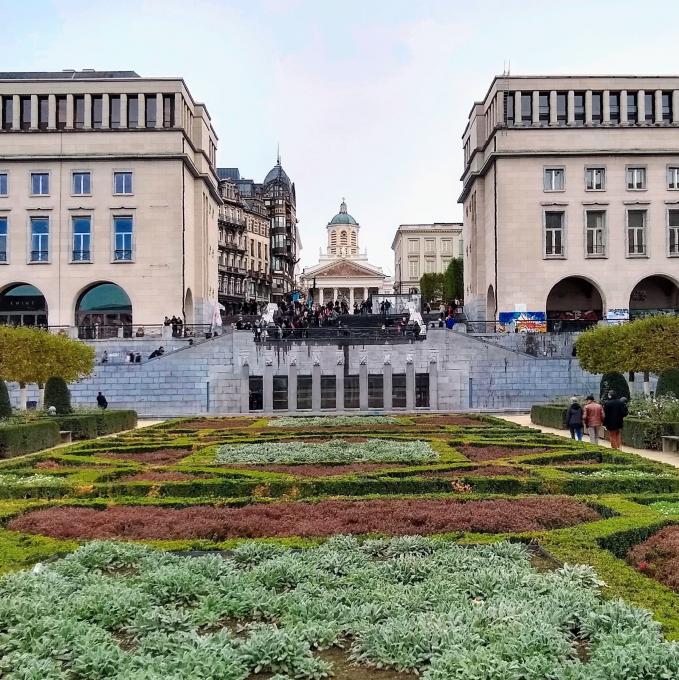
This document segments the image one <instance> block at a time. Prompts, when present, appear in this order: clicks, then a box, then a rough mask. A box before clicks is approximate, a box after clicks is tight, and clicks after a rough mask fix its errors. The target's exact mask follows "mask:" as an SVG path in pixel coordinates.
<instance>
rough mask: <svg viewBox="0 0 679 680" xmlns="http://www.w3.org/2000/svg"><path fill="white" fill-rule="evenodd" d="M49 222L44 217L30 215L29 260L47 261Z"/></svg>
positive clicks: (48, 252) (48, 254)
mask: <svg viewBox="0 0 679 680" xmlns="http://www.w3.org/2000/svg"><path fill="white" fill-rule="evenodd" d="M49 242H50V223H49V220H48V219H47V218H46V217H31V257H30V261H31V262H48V261H49V257H50V247H49V245H50V244H49Z"/></svg>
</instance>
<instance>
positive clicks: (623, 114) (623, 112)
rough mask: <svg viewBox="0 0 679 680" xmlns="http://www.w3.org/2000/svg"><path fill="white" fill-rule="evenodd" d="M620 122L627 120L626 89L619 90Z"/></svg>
mask: <svg viewBox="0 0 679 680" xmlns="http://www.w3.org/2000/svg"><path fill="white" fill-rule="evenodd" d="M620 122H621V123H626V122H627V90H620Z"/></svg>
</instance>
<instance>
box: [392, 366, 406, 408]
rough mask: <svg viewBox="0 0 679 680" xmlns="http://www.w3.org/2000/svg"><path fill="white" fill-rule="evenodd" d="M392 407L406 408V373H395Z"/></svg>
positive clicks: (393, 375)
mask: <svg viewBox="0 0 679 680" xmlns="http://www.w3.org/2000/svg"><path fill="white" fill-rule="evenodd" d="M391 405H392V407H393V408H405V407H406V374H405V373H393V374H392V376H391Z"/></svg>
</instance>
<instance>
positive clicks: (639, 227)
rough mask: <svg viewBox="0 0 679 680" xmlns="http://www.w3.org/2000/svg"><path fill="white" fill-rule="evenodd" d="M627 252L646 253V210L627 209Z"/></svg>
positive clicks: (631, 253) (632, 253)
mask: <svg viewBox="0 0 679 680" xmlns="http://www.w3.org/2000/svg"><path fill="white" fill-rule="evenodd" d="M627 254H628V255H645V254H646V211H645V210H628V211H627Z"/></svg>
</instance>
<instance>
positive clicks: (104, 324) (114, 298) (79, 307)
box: [75, 283, 132, 338]
mask: <svg viewBox="0 0 679 680" xmlns="http://www.w3.org/2000/svg"><path fill="white" fill-rule="evenodd" d="M75 323H76V326H78V335H79V337H80V338H106V337H110V338H115V337H117V336H118V329H119V328H122V329H123V336H124V337H126V338H130V337H132V302H131V301H130V298H129V297H128V295H127V293H126V292H125V291H124V290H123V289H122V288H121V287H120V286H117V285H116V284H115V283H96V284H94V285H92V286H90V287H89V288H87V289H86V290H85V291H84V292H83V293H82V294H81V295H80V297H79V298H78V302H77V303H76V306H75Z"/></svg>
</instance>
